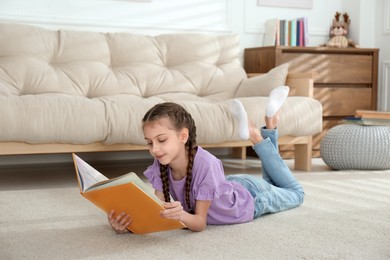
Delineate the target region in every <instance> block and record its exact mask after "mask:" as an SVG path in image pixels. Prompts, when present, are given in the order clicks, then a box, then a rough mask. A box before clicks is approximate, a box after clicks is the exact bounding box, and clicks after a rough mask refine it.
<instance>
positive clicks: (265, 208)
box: [226, 128, 305, 218]
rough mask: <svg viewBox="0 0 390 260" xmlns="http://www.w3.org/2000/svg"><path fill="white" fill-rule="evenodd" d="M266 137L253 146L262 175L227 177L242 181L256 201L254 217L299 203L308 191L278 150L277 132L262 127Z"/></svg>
mask: <svg viewBox="0 0 390 260" xmlns="http://www.w3.org/2000/svg"><path fill="white" fill-rule="evenodd" d="M261 135H262V137H263V139H264V140H263V141H261V142H259V143H257V144H255V145H254V146H252V148H253V149H254V151H255V152H256V154H257V155H258V156H259V158H260V160H261V163H262V169H263V179H261V178H256V177H254V176H252V175H249V174H234V175H228V176H227V177H226V179H227V180H230V181H235V182H238V183H240V184H242V185H243V186H244V187H245V188H246V189H247V190H249V192H250V193H251V194H252V196H253V198H254V201H255V212H254V218H257V217H260V216H261V215H264V214H267V213H276V212H280V211H283V210H287V209H291V208H294V207H297V206H299V205H300V204H302V202H303V198H304V196H305V193H304V191H303V188H302V186H301V185H300V184H299V182H298V181H297V179H296V178H295V177H294V175H293V174H292V172H291V171H290V169H289V168H288V167H287V165H286V164H285V163H284V161H283V160H282V158H281V157H280V155H279V150H278V143H277V141H278V132H277V130H269V129H265V128H262V129H261Z"/></svg>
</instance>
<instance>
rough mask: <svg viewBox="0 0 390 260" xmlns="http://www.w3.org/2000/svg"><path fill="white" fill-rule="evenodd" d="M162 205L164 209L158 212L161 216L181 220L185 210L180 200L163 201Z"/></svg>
mask: <svg viewBox="0 0 390 260" xmlns="http://www.w3.org/2000/svg"><path fill="white" fill-rule="evenodd" d="M163 206H164V208H165V210H163V211H161V212H160V215H161V216H162V217H163V218H169V219H176V220H179V221H182V220H183V216H184V213H185V211H184V210H183V206H182V205H181V203H180V201H174V202H164V204H163Z"/></svg>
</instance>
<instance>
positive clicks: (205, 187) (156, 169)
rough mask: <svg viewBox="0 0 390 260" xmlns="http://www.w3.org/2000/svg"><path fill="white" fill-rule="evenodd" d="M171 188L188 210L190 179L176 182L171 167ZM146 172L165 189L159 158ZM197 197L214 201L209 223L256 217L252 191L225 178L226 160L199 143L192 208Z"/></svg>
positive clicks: (157, 184)
mask: <svg viewBox="0 0 390 260" xmlns="http://www.w3.org/2000/svg"><path fill="white" fill-rule="evenodd" d="M168 174H169V180H170V184H169V191H170V193H171V195H172V198H173V199H174V200H177V201H180V202H181V204H182V206H183V207H184V210H186V211H187V212H188V210H189V209H188V207H187V204H186V202H185V195H184V192H185V183H186V178H187V177H184V178H183V179H181V180H179V181H175V180H173V178H172V174H171V171H170V169H168ZM144 175H145V176H146V177H147V178H148V179H149V181H150V183H151V184H152V186H153V188H154V189H155V190H158V191H162V181H161V178H160V164H159V162H158V161H157V160H154V163H153V164H152V165H151V166H149V167H148V168H147V169H146V171H145V172H144ZM195 200H210V201H211V205H210V208H209V211H208V215H207V224H234V223H242V222H248V221H251V220H253V214H254V199H253V197H252V195H251V194H250V193H249V191H248V190H247V189H246V188H244V187H243V186H242V185H241V184H239V183H237V182H230V181H228V180H226V179H225V174H224V170H223V165H222V162H221V161H220V160H219V159H217V158H216V157H215V156H214V155H212V154H211V153H209V152H208V151H206V150H204V149H202V148H201V147H200V146H198V151H197V153H196V155H195V158H194V165H193V168H192V183H191V192H190V201H191V207H193V208H194V207H195Z"/></svg>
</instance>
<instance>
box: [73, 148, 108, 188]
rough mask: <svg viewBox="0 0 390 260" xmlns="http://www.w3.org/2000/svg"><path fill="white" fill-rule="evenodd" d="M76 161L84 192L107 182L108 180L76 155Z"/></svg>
mask: <svg viewBox="0 0 390 260" xmlns="http://www.w3.org/2000/svg"><path fill="white" fill-rule="evenodd" d="M74 160H75V163H76V168H77V170H78V173H77V174H78V175H79V177H80V183H81V190H82V191H83V192H84V191H86V190H87V189H88V188H89V187H91V186H92V185H94V184H96V183H98V182H102V181H106V180H108V178H107V177H106V176H104V175H103V174H101V173H100V172H98V171H97V170H96V169H94V168H93V167H92V166H91V165H89V164H88V163H86V162H85V161H84V160H82V159H81V158H80V157H78V156H77V155H75V154H74Z"/></svg>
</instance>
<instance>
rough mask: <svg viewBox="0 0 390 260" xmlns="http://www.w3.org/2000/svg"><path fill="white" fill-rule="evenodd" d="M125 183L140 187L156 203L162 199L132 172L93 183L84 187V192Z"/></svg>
mask: <svg viewBox="0 0 390 260" xmlns="http://www.w3.org/2000/svg"><path fill="white" fill-rule="evenodd" d="M126 183H134V184H135V185H136V186H137V187H138V188H140V189H141V190H142V191H143V192H145V193H146V194H147V195H149V197H151V198H152V199H154V200H155V201H157V202H158V203H160V204H161V203H162V201H161V200H160V199H159V198H158V197H157V196H156V194H155V193H154V189H153V188H152V187H150V186H148V185H147V184H146V183H145V182H144V181H143V180H141V178H140V177H138V175H137V174H136V173H134V172H130V173H127V174H125V175H122V176H119V177H117V178H113V179H110V180H106V181H103V182H99V183H95V184H93V185H92V186H90V187H88V188H87V189H86V192H88V191H93V190H99V189H104V188H107V187H113V186H118V185H122V184H126Z"/></svg>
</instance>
